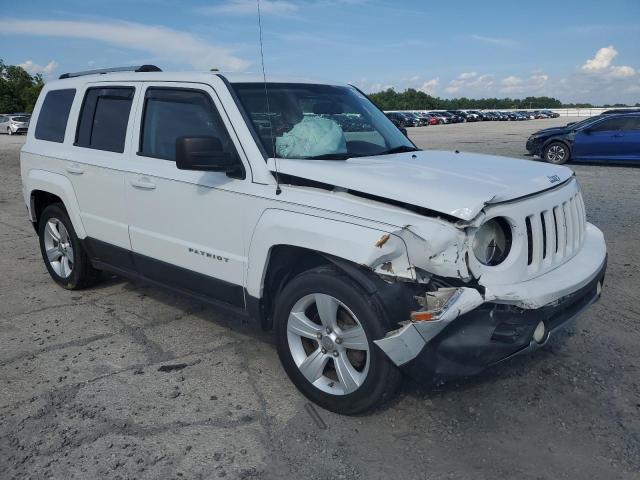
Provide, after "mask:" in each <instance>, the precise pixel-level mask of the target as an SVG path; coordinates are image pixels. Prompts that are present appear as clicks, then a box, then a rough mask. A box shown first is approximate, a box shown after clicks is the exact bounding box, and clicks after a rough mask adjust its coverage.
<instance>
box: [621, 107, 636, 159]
mask: <svg viewBox="0 0 640 480" xmlns="http://www.w3.org/2000/svg"><path fill="white" fill-rule="evenodd" d="M623 147H624V157H625V160H626V161H629V162H640V115H634V116H630V117H627V124H626V127H625V130H624V132H623Z"/></svg>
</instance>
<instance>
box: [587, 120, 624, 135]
mask: <svg viewBox="0 0 640 480" xmlns="http://www.w3.org/2000/svg"><path fill="white" fill-rule="evenodd" d="M626 123H627V119H626V118H610V119H607V120H604V121H602V122H600V123H597V124H595V125H593V126H591V127H589V130H590V131H592V132H612V131H618V130H624V129H625V128H624V127H625V125H626Z"/></svg>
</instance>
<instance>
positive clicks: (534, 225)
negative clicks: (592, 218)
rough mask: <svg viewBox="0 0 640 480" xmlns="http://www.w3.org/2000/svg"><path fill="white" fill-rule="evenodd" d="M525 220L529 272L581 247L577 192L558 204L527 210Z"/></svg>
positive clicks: (557, 261) (582, 213) (582, 217)
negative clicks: (538, 210)
mask: <svg viewBox="0 0 640 480" xmlns="http://www.w3.org/2000/svg"><path fill="white" fill-rule="evenodd" d="M543 221H544V228H543ZM525 223H527V224H528V227H529V228H527V244H528V245H527V248H528V249H529V253H528V258H529V259H530V261H528V262H527V270H528V272H529V274H533V273H536V272H538V271H540V270H542V269H548V268H552V267H553V266H554V265H558V264H560V263H562V261H563V260H564V259H566V258H567V257H569V256H571V255H573V254H574V253H575V252H577V251H578V250H579V249H580V247H581V246H582V243H583V241H584V235H585V229H586V219H585V209H584V202H583V200H582V196H581V195H580V193H579V192H578V193H576V194H574V195H573V196H572V197H570V198H568V199H566V200H564V201H563V202H562V203H559V204H558V205H555V206H553V207H550V208H547V209H545V210H541V211H540V212H534V213H530V214H529V215H527V216H526V217H525Z"/></svg>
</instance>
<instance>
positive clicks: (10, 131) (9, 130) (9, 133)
mask: <svg viewBox="0 0 640 480" xmlns="http://www.w3.org/2000/svg"><path fill="white" fill-rule="evenodd" d="M7 135H13V130H11V127H7Z"/></svg>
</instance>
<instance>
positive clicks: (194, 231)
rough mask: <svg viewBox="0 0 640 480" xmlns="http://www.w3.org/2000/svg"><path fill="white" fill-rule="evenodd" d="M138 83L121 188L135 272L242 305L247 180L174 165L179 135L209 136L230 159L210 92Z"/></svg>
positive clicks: (234, 148)
mask: <svg viewBox="0 0 640 480" xmlns="http://www.w3.org/2000/svg"><path fill="white" fill-rule="evenodd" d="M145 85H146V88H145V92H144V96H143V98H141V99H140V101H141V107H140V108H139V110H140V112H141V113H140V114H139V115H138V118H137V125H136V127H135V131H136V132H137V134H138V139H137V148H138V154H137V156H136V158H135V161H134V163H133V164H132V171H131V172H130V173H129V174H128V175H127V178H126V182H125V188H126V192H127V193H126V198H127V211H128V215H129V219H128V221H129V236H130V239H131V247H132V250H133V252H134V262H135V264H136V268H137V269H138V271H139V272H140V273H142V274H143V275H145V276H146V277H148V278H150V279H152V280H156V281H158V282H161V283H165V284H171V285H172V286H174V287H178V288H180V289H183V290H185V291H188V292H190V293H195V294H199V295H202V296H206V297H208V298H215V299H218V300H222V301H225V302H227V303H230V304H233V305H236V306H240V307H244V289H243V283H244V279H243V273H244V271H245V267H246V253H245V252H246V245H245V238H246V236H245V234H246V232H244V212H245V211H246V209H247V208H250V202H251V197H249V196H248V195H246V194H245V193H244V192H245V191H246V188H247V185H246V184H247V183H248V182H250V179H244V178H231V177H229V176H227V174H225V173H223V172H202V171H186V170H178V169H177V168H176V163H175V156H176V139H177V138H178V137H181V136H186V137H197V136H215V137H217V138H218V139H219V140H220V142H221V144H222V148H223V149H224V150H225V151H229V152H233V153H236V154H237V153H240V152H241V149H240V148H239V143H238V139H237V138H236V137H235V134H233V133H231V134H230V132H232V130H231V129H230V128H229V127H230V124H229V121H228V118H226V115H224V112H223V110H222V109H221V108H220V102H219V99H218V97H217V96H216V94H215V91H214V90H213V89H212V88H211V87H210V86H206V85H202V84H178V83H170V84H163V83H148V84H145ZM221 112H222V114H221ZM243 161H246V159H243ZM245 167H246V165H245ZM246 171H249V169H248V168H247V169H246Z"/></svg>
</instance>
